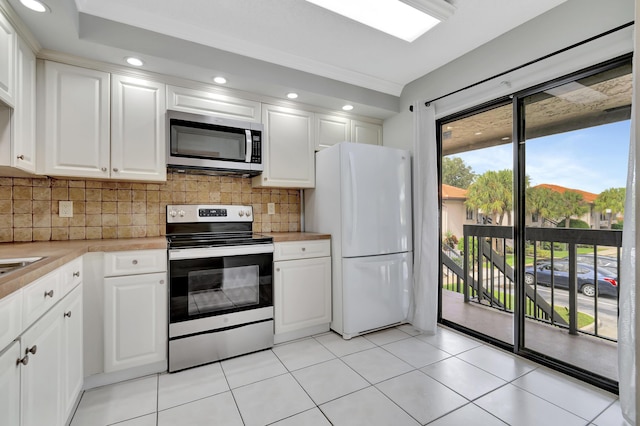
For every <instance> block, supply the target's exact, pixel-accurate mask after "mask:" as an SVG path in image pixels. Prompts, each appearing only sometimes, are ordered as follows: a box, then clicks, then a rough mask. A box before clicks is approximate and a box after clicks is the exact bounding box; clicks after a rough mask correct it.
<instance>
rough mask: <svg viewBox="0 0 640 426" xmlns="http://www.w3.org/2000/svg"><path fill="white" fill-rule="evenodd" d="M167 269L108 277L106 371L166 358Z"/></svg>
mask: <svg viewBox="0 0 640 426" xmlns="http://www.w3.org/2000/svg"><path fill="white" fill-rule="evenodd" d="M166 279H167V275H166V273H165V272H161V273H155V274H144V275H131V276H123V277H113V278H105V280H104V291H105V294H104V297H105V307H104V339H105V341H104V346H105V356H104V363H105V365H104V371H105V372H106V373H109V372H112V371H118V370H122V369H125V368H131V367H136V366H140V365H145V364H151V363H154V362H157V361H162V360H165V359H166V342H167V286H166V285H165V282H166Z"/></svg>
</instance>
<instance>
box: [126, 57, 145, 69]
mask: <svg viewBox="0 0 640 426" xmlns="http://www.w3.org/2000/svg"><path fill="white" fill-rule="evenodd" d="M125 60H126V61H127V63H128V64H129V65H133V66H134V67H141V66H143V65H144V62H142V59H140V58H134V57H133V56H129V57H128V58H126V59H125Z"/></svg>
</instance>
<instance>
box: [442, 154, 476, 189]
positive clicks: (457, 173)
mask: <svg viewBox="0 0 640 426" xmlns="http://www.w3.org/2000/svg"><path fill="white" fill-rule="evenodd" d="M475 177H476V174H475V173H474V172H473V170H472V169H471V166H467V165H466V164H465V163H464V161H463V160H462V158H460V157H443V158H442V183H444V184H446V185H451V186H455V187H456V188H463V189H467V188H468V187H469V185H471V184H472V183H473V180H474V179H475Z"/></svg>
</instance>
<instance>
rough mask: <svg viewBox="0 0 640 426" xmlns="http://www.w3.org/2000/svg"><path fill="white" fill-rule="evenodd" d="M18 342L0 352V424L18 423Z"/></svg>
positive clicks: (4, 425) (2, 425)
mask: <svg viewBox="0 0 640 426" xmlns="http://www.w3.org/2000/svg"><path fill="white" fill-rule="evenodd" d="M21 355H22V354H21V351H20V342H19V341H15V342H13V343H12V344H11V345H9V347H8V348H7V349H6V350H5V351H4V352H3V353H0V395H2V398H0V413H2V415H0V426H16V425H18V424H20V364H18V363H17V362H16V361H17V360H18V359H20V358H21Z"/></svg>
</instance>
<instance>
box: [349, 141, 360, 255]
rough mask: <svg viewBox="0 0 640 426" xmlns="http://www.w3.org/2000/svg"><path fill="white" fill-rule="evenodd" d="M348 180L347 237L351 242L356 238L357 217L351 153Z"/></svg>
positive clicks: (355, 186) (354, 174) (356, 198)
mask: <svg viewBox="0 0 640 426" xmlns="http://www.w3.org/2000/svg"><path fill="white" fill-rule="evenodd" d="M349 178H350V180H351V182H349V183H350V186H351V197H349V198H350V201H351V209H350V210H351V233H350V234H351V235H349V242H352V241H353V240H354V239H355V236H356V223H357V222H356V220H357V217H358V196H357V191H358V189H357V188H358V186H357V185H356V172H355V167H354V164H353V152H350V153H349Z"/></svg>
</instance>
